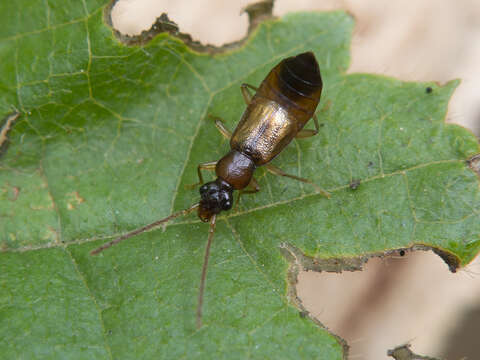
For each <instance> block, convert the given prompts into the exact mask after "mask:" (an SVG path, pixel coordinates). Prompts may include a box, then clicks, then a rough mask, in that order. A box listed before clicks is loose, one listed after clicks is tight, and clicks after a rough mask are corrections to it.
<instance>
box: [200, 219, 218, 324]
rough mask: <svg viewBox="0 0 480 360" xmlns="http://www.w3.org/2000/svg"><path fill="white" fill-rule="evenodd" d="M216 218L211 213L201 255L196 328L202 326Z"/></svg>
mask: <svg viewBox="0 0 480 360" xmlns="http://www.w3.org/2000/svg"><path fill="white" fill-rule="evenodd" d="M216 218H217V215H216V214H213V216H212V217H211V219H210V228H209V230H208V241H207V247H206V248H205V256H204V257H203V267H202V277H201V278H200V288H199V290H198V303H197V329H199V328H201V327H202V307H203V292H204V290H205V281H206V279H207V268H208V258H209V257H210V246H211V245H212V240H213V234H214V233H215V224H216Z"/></svg>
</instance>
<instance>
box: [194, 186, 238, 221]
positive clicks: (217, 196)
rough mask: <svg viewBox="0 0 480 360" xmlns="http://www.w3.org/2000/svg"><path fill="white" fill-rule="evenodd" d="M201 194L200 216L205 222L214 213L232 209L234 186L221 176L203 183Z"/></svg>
mask: <svg viewBox="0 0 480 360" xmlns="http://www.w3.org/2000/svg"><path fill="white" fill-rule="evenodd" d="M200 196H201V197H202V198H201V200H200V206H199V207H198V217H199V218H200V220H202V221H204V222H207V221H209V220H210V218H211V217H212V215H213V214H218V213H220V212H221V211H224V210H230V209H231V208H232V205H233V188H232V186H230V184H229V183H227V182H226V181H224V180H222V179H221V178H217V180H215V181H211V182H208V183H206V184H203V185H202V186H201V187H200Z"/></svg>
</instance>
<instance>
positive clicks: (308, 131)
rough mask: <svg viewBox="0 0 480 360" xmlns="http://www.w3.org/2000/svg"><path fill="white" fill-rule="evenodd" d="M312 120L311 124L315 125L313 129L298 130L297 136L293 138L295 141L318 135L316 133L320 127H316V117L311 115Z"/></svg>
mask: <svg viewBox="0 0 480 360" xmlns="http://www.w3.org/2000/svg"><path fill="white" fill-rule="evenodd" d="M312 119H313V124H314V125H315V129H302V130H300V131H299V132H298V133H297V135H295V137H296V138H297V139H305V138H308V137H311V136H315V135H317V134H318V131H319V129H320V126H319V125H318V119H317V115H315V114H314V115H313V116H312Z"/></svg>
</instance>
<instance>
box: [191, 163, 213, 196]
mask: <svg viewBox="0 0 480 360" xmlns="http://www.w3.org/2000/svg"><path fill="white" fill-rule="evenodd" d="M217 162H218V161H211V162H206V163H201V164H198V166H197V173H198V180H199V181H198V182H197V183H195V184H190V185H186V186H185V187H186V188H187V189H193V188H195V187H197V186H198V185H202V184H203V183H204V181H203V176H202V170H210V171H214V170H215V166H216V165H217Z"/></svg>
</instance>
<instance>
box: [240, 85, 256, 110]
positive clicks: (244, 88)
mask: <svg viewBox="0 0 480 360" xmlns="http://www.w3.org/2000/svg"><path fill="white" fill-rule="evenodd" d="M240 89H241V90H242V95H243V99H244V100H245V104H247V105H248V104H250V102H251V101H252V97H253V95H252V93H251V92H250V91H249V90H248V89H251V90H253V91H255V92H257V91H258V88H256V87H255V86H252V85H250V84H242V85H241V86H240Z"/></svg>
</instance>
